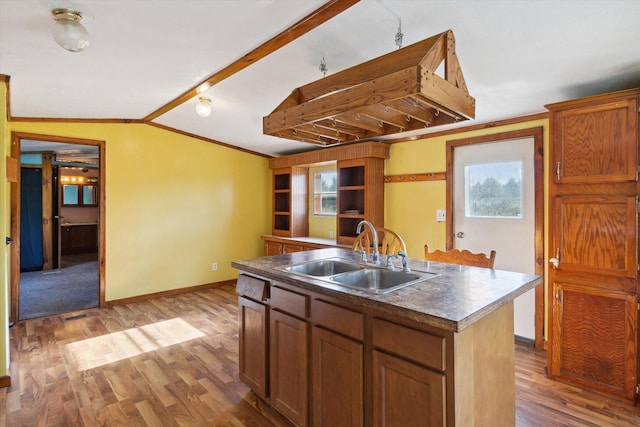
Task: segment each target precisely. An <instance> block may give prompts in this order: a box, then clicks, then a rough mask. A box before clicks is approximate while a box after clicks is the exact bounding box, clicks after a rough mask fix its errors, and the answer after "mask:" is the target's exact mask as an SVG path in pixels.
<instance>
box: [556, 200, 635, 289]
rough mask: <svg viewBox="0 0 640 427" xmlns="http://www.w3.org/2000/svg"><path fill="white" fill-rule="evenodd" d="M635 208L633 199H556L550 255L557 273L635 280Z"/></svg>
mask: <svg viewBox="0 0 640 427" xmlns="http://www.w3.org/2000/svg"><path fill="white" fill-rule="evenodd" d="M636 206H637V197H636V196H635V195H634V196H617V195H614V196H604V195H598V196H558V197H556V199H555V203H554V216H553V222H554V235H553V241H554V242H555V250H554V251H552V253H553V254H554V255H553V256H555V257H556V258H557V259H558V269H559V270H560V271H561V272H572V273H587V274H592V273H594V274H599V275H607V276H618V277H632V278H635V277H636V270H637V255H636V254H637V248H636V246H637V244H636V235H637V223H636V209H637V208H636ZM552 273H554V272H552Z"/></svg>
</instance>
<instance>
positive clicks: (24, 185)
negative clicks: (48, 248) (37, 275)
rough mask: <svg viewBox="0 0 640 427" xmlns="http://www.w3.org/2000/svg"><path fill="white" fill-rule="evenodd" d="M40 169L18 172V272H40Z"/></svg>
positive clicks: (27, 169) (41, 256) (41, 258)
mask: <svg viewBox="0 0 640 427" xmlns="http://www.w3.org/2000/svg"><path fill="white" fill-rule="evenodd" d="M42 264H43V255H42V169H35V168H21V170H20V270H21V271H25V270H41V269H42Z"/></svg>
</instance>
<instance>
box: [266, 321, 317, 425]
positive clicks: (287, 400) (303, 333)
mask: <svg viewBox="0 0 640 427" xmlns="http://www.w3.org/2000/svg"><path fill="white" fill-rule="evenodd" d="M307 328H308V325H307V322H305V321H303V320H299V319H296V318H295V317H292V316H289V315H287V314H284V313H281V312H279V311H275V310H271V324H270V335H271V348H270V350H271V370H270V373H271V403H272V404H273V407H274V408H276V409H277V410H278V411H279V412H280V413H281V414H283V415H284V416H286V417H287V418H289V419H290V420H291V421H293V422H294V423H295V424H296V425H298V426H306V425H307V424H308V416H307V413H308V392H307V390H308V387H309V385H308V376H309V374H308V344H307V339H308V332H307Z"/></svg>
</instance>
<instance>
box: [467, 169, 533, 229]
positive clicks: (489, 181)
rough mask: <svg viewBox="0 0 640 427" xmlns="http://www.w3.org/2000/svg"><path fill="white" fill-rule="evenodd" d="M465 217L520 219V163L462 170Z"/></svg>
mask: <svg viewBox="0 0 640 427" xmlns="http://www.w3.org/2000/svg"><path fill="white" fill-rule="evenodd" d="M464 181H465V182H464V191H465V216H467V217H492V218H522V162H521V161H516V162H504V163H485V164H472V165H467V166H465V167H464Z"/></svg>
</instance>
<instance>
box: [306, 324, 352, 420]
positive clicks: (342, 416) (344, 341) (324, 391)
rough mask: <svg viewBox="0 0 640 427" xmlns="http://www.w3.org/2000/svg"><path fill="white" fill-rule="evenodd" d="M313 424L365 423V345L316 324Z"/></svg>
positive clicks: (314, 339) (313, 334) (314, 338)
mask: <svg viewBox="0 0 640 427" xmlns="http://www.w3.org/2000/svg"><path fill="white" fill-rule="evenodd" d="M311 343H312V344H311V345H312V348H313V353H312V354H313V392H312V393H313V425H314V426H327V427H333V426H345V427H346V426H362V425H363V411H364V407H363V390H364V384H363V350H362V344H361V343H359V342H357V341H354V340H351V339H349V338H345V337H343V336H341V335H338V334H336V333H334V332H331V331H328V330H326V329H322V328H319V327H317V326H314V327H313V333H312V340H311Z"/></svg>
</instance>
